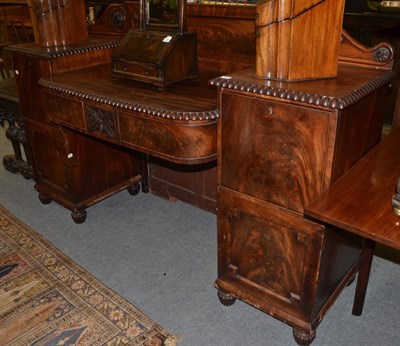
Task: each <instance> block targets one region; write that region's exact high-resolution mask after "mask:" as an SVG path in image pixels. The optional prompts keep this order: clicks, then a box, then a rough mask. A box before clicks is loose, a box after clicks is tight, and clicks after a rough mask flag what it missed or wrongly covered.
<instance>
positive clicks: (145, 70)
mask: <svg viewBox="0 0 400 346" xmlns="http://www.w3.org/2000/svg"><path fill="white" fill-rule="evenodd" d="M114 70H115V71H116V72H120V73H123V74H126V75H132V76H142V77H147V78H154V79H158V78H159V77H160V68H159V67H158V66H155V65H151V64H144V63H139V62H137V63H135V62H128V61H124V60H115V61H114Z"/></svg>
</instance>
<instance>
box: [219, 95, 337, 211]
mask: <svg viewBox="0 0 400 346" xmlns="http://www.w3.org/2000/svg"><path fill="white" fill-rule="evenodd" d="M329 130H330V113H329V112H326V111H322V110H316V109H312V108H308V107H301V106H297V105H287V104H284V103H279V102H272V101H268V100H263V99H259V98H255V97H247V96H237V95H233V94H230V93H223V96H222V115H221V131H220V141H219V143H220V147H219V151H220V167H219V169H220V175H219V177H220V184H221V185H222V186H224V187H228V188H230V189H232V190H235V191H239V192H242V193H245V194H248V195H251V196H253V197H257V198H259V199H261V200H265V201H269V202H271V203H274V204H276V205H279V206H282V207H285V208H288V209H291V210H294V211H296V212H300V213H301V212H303V209H304V205H306V204H307V203H308V202H309V201H310V200H312V199H313V198H315V197H316V196H318V195H319V194H320V193H321V192H322V191H323V190H324V189H325V186H326V183H327V181H329V176H330V165H331V162H332V153H331V152H332V150H333V149H332V146H331V145H330V142H331V140H330V137H329V136H330V132H329Z"/></svg>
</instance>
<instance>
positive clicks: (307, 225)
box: [218, 190, 324, 314]
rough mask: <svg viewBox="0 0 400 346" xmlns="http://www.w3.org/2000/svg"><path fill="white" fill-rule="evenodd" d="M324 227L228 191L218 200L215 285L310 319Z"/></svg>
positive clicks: (222, 193) (223, 192) (221, 194)
mask: <svg viewBox="0 0 400 346" xmlns="http://www.w3.org/2000/svg"><path fill="white" fill-rule="evenodd" d="M323 236H324V227H323V226H321V225H317V224H315V223H312V222H310V221H308V220H305V219H303V218H301V217H299V216H297V215H291V214H290V213H289V214H288V213H287V211H286V212H285V211H283V210H282V211H281V210H279V209H277V208H276V207H274V206H272V205H271V206H268V205H267V204H266V203H260V204H258V203H255V202H254V201H251V200H250V199H249V198H248V197H247V196H241V195H240V194H237V193H235V192H232V191H226V192H225V191H224V190H223V191H222V192H220V196H219V200H218V266H219V275H218V278H219V279H220V280H224V281H227V282H231V283H232V282H234V285H235V286H236V287H241V293H242V294H243V296H246V295H247V296H248V294H250V295H254V296H255V297H257V298H258V299H259V300H261V301H269V302H271V301H276V302H277V303H278V304H281V305H282V306H287V307H289V308H295V309H297V310H299V311H301V312H302V313H304V314H306V313H310V309H311V305H312V304H310V302H311V301H313V300H314V299H315V296H316V292H317V291H316V290H317V282H318V267H319V263H320V262H321V258H320V256H321V255H320V253H321V249H322V244H323V241H322V240H323Z"/></svg>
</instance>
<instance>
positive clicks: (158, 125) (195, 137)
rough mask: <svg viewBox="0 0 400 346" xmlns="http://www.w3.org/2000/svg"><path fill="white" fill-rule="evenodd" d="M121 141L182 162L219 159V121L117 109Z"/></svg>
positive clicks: (138, 148) (170, 159) (147, 151)
mask: <svg viewBox="0 0 400 346" xmlns="http://www.w3.org/2000/svg"><path fill="white" fill-rule="evenodd" d="M118 120H119V132H120V140H121V143H122V144H125V145H127V146H130V147H132V148H133V149H136V150H138V151H141V152H144V153H147V154H151V155H154V156H157V157H161V158H163V159H166V160H169V161H172V162H175V163H183V164H196V163H205V162H210V161H213V160H215V159H216V151H217V149H216V147H217V143H216V139H217V138H216V137H217V122H210V123H207V124H182V123H172V122H167V121H162V120H158V119H155V118H152V117H150V116H146V115H142V114H141V113H139V112H138V113H134V114H132V113H131V114H129V113H125V112H118Z"/></svg>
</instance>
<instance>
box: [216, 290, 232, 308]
mask: <svg viewBox="0 0 400 346" xmlns="http://www.w3.org/2000/svg"><path fill="white" fill-rule="evenodd" d="M217 295H218V298H219V301H220V302H221V304H222V305H225V306H231V305H233V304H234V303H235V301H236V298H235V297H234V296H233V295H231V294H229V293H225V292H222V291H221V290H218V292H217Z"/></svg>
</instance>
